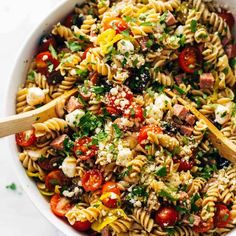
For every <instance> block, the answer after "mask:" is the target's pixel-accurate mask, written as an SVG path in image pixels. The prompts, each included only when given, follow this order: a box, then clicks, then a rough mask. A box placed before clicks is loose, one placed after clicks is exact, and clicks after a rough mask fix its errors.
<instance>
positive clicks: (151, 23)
mask: <svg viewBox="0 0 236 236" xmlns="http://www.w3.org/2000/svg"><path fill="white" fill-rule="evenodd" d="M154 25H155V23H153V22H143V23H141V24H140V26H154Z"/></svg>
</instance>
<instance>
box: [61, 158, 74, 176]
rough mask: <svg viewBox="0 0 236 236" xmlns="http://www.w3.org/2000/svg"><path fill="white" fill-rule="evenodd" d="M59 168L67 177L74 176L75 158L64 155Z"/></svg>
mask: <svg viewBox="0 0 236 236" xmlns="http://www.w3.org/2000/svg"><path fill="white" fill-rule="evenodd" d="M61 169H62V171H63V173H64V174H65V175H66V176H67V177H69V178H72V177H74V176H75V171H76V159H75V158H74V157H66V158H65V159H64V161H63V162H62V165H61Z"/></svg>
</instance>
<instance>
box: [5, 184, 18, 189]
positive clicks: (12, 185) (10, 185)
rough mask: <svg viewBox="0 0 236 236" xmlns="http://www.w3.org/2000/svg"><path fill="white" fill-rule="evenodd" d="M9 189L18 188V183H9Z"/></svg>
mask: <svg viewBox="0 0 236 236" xmlns="http://www.w3.org/2000/svg"><path fill="white" fill-rule="evenodd" d="M6 188H7V189H10V190H12V191H15V190H16V184H15V183H11V184H9V185H7V186H6Z"/></svg>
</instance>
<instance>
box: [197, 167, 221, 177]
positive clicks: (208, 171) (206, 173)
mask: <svg viewBox="0 0 236 236" xmlns="http://www.w3.org/2000/svg"><path fill="white" fill-rule="evenodd" d="M199 169H200V168H199ZM216 170H217V167H216V165H215V164H211V165H206V166H204V167H203V168H202V169H201V170H200V176H201V177H202V178H204V179H206V180H208V179H210V178H211V176H212V174H213V173H214V172H215V171H216Z"/></svg>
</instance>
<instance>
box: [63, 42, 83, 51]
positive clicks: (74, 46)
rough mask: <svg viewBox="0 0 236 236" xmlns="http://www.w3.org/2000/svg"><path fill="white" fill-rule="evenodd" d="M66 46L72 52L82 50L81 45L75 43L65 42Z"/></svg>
mask: <svg viewBox="0 0 236 236" xmlns="http://www.w3.org/2000/svg"><path fill="white" fill-rule="evenodd" d="M65 44H66V46H67V47H68V48H69V49H70V50H71V51H72V52H77V51H80V50H81V49H82V47H81V45H80V44H79V43H78V42H75V41H69V42H65Z"/></svg>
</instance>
